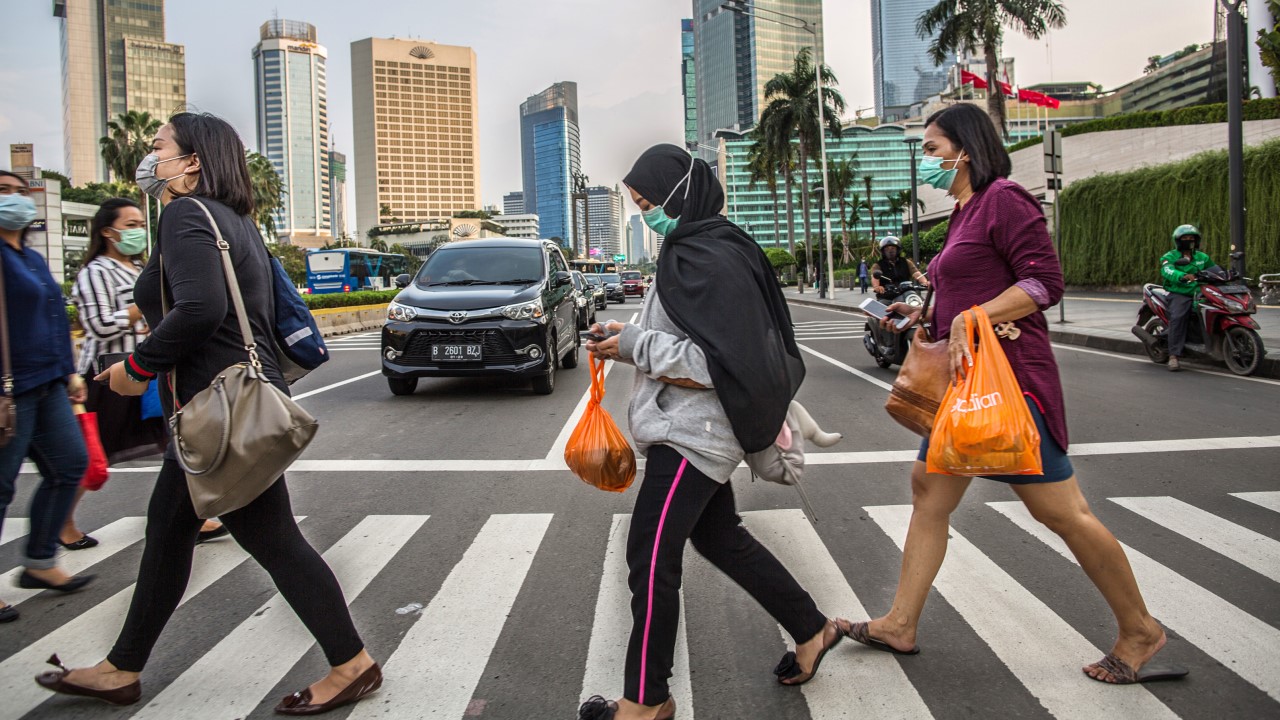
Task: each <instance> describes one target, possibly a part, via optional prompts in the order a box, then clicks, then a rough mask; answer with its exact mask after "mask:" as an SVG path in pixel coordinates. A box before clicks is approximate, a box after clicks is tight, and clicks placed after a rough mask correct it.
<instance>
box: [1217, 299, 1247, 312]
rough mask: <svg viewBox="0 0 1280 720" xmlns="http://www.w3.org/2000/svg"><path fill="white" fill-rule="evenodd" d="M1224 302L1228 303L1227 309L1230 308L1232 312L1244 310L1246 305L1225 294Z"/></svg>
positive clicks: (1224, 303)
mask: <svg viewBox="0 0 1280 720" xmlns="http://www.w3.org/2000/svg"><path fill="white" fill-rule="evenodd" d="M1222 304H1223V305H1226V306H1227V309H1228V310H1230V311H1231V312H1238V313H1242V312H1244V305H1241V304H1240V303H1239V302H1236V301H1235V300H1232V299H1231V298H1229V297H1225V296H1224V297H1223V298H1222Z"/></svg>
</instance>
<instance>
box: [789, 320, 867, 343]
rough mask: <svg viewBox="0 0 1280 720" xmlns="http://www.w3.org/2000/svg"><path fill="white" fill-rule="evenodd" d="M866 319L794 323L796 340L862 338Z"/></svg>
mask: <svg viewBox="0 0 1280 720" xmlns="http://www.w3.org/2000/svg"><path fill="white" fill-rule="evenodd" d="M866 324H867V320H866V319H865V318H861V317H859V318H857V319H856V320H821V321H819V320H814V321H809V322H798V323H796V324H795V326H794V327H795V333H796V341H797V342H799V341H802V340H807V341H814V340H858V341H861V340H862V335H863V332H864V328H865V327H866Z"/></svg>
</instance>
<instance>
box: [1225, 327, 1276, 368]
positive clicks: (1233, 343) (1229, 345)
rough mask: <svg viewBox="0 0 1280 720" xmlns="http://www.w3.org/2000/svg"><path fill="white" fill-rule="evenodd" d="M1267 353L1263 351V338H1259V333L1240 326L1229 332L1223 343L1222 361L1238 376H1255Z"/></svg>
mask: <svg viewBox="0 0 1280 720" xmlns="http://www.w3.org/2000/svg"><path fill="white" fill-rule="evenodd" d="M1265 353H1266V351H1265V350H1263V349H1262V338H1260V337H1258V333H1256V332H1254V331H1253V330H1250V329H1249V328H1246V327H1240V326H1239V325H1236V326H1234V327H1232V328H1230V329H1229V330H1227V336H1226V338H1224V342H1223V343H1222V359H1223V360H1225V361H1226V363H1227V369H1228V370H1230V371H1231V372H1233V373H1235V374H1236V375H1252V374H1254V373H1255V372H1257V370H1258V366H1259V365H1261V364H1262V358H1263V355H1264V354H1265Z"/></svg>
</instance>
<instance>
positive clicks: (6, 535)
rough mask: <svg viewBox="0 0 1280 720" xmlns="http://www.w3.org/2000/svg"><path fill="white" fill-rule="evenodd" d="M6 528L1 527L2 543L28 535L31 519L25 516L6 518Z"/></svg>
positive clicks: (0, 536) (0, 541) (0, 540)
mask: <svg viewBox="0 0 1280 720" xmlns="http://www.w3.org/2000/svg"><path fill="white" fill-rule="evenodd" d="M3 522H4V528H3V529H0V545H4V544H5V543H7V542H13V541H14V540H17V539H18V538H21V537H26V536H27V532H28V531H29V530H30V529H31V519H30V518H24V517H13V518H4V521H3Z"/></svg>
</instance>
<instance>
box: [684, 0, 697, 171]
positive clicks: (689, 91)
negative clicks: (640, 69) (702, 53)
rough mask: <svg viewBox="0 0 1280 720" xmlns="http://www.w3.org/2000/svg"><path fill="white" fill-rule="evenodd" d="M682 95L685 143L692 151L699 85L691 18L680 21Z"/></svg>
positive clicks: (695, 132) (694, 138)
mask: <svg viewBox="0 0 1280 720" xmlns="http://www.w3.org/2000/svg"><path fill="white" fill-rule="evenodd" d="M680 95H681V97H683V98H684V143H685V146H686V147H688V148H690V149H692V148H693V147H694V145H696V144H697V142H698V84H697V64H696V62H695V60H694V55H693V20H691V19H689V18H685V19H683V20H681V21H680Z"/></svg>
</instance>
